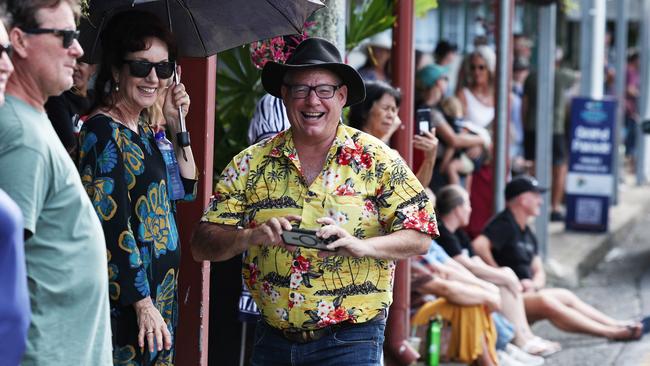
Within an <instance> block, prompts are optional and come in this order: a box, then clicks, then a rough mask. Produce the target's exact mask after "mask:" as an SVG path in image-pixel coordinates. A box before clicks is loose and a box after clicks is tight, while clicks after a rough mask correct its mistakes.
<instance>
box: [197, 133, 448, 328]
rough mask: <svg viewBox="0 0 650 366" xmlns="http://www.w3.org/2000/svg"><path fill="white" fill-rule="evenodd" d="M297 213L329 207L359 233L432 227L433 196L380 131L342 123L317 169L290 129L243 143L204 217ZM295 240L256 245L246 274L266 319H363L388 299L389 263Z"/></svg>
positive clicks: (311, 223) (247, 221)
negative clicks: (307, 162) (313, 174)
mask: <svg viewBox="0 0 650 366" xmlns="http://www.w3.org/2000/svg"><path fill="white" fill-rule="evenodd" d="M289 214H293V215H300V216H302V222H301V223H300V228H304V229H316V228H318V227H320V224H318V223H317V222H316V219H318V218H321V217H325V216H329V217H332V218H333V219H334V220H335V221H336V222H337V223H338V225H340V226H341V227H343V228H345V229H346V230H347V231H348V232H349V233H351V234H352V235H354V236H356V237H358V238H362V239H363V238H370V237H374V236H378V235H384V234H386V233H391V232H395V231H397V230H401V229H414V230H418V231H421V232H424V233H427V234H429V235H432V236H437V235H438V228H437V225H436V220H435V216H434V212H433V206H432V204H431V202H430V201H429V199H428V198H427V196H426V194H425V192H424V189H423V188H422V185H420V183H419V182H418V180H417V178H416V177H415V175H414V174H413V173H412V172H411V170H410V169H409V168H408V166H407V165H406V164H405V163H404V160H402V158H401V157H400V156H399V155H398V154H397V153H396V152H395V151H393V150H391V149H390V148H389V147H388V146H386V145H385V144H384V143H383V142H381V141H380V140H378V139H376V138H374V137H372V136H370V135H368V134H365V133H363V132H360V131H358V130H355V129H353V128H351V127H348V126H345V125H343V124H339V127H338V129H337V135H336V139H335V140H334V143H333V144H332V147H331V148H330V150H329V152H328V156H327V160H326V162H325V165H324V167H323V170H322V171H321V173H320V175H319V176H318V177H317V178H316V180H314V182H313V183H312V184H311V186H307V183H306V181H305V179H304V177H303V174H302V168H301V165H300V161H299V159H298V154H297V151H296V149H295V146H294V144H293V139H292V134H291V130H290V129H289V130H287V131H285V132H281V133H280V134H278V135H277V136H275V137H274V138H271V139H269V140H267V141H265V142H262V143H260V144H257V145H253V146H251V147H249V148H248V149H246V150H244V151H242V152H241V153H239V154H238V155H237V156H236V157H235V158H234V159H233V160H232V162H231V163H230V164H229V165H228V166H227V167H226V169H225V170H224V171H223V173H222V174H221V177H220V179H219V182H218V183H217V185H216V189H215V193H214V196H213V197H212V200H211V202H210V205H209V207H208V208H207V209H206V212H205V214H204V216H203V218H202V221H209V222H213V223H218V224H226V225H233V226H240V227H245V228H249V227H254V226H256V225H259V224H261V223H263V222H265V221H267V220H268V219H270V218H271V217H279V216H285V215H289ZM317 254H318V250H316V249H310V248H303V247H299V249H298V250H296V251H295V252H294V253H290V252H288V251H287V250H285V249H284V248H282V247H279V246H253V247H251V248H250V249H249V250H248V251H247V253H246V254H245V258H244V268H243V276H244V280H245V282H246V284H247V286H248V288H249V289H250V292H251V294H252V296H253V298H254V299H255V302H256V303H257V305H258V307H259V309H260V311H261V313H262V316H263V317H264V320H265V321H266V322H267V323H268V324H270V325H271V326H273V327H276V328H279V329H287V328H292V329H294V328H297V329H317V328H321V327H324V326H327V325H331V324H335V323H339V322H342V321H353V322H360V323H361V322H365V321H367V320H369V319H372V318H373V317H374V316H376V315H377V314H379V312H381V311H382V310H383V309H386V308H387V307H388V306H389V305H390V304H391V302H392V288H393V274H394V270H395V263H394V262H393V261H391V260H383V259H375V258H367V257H365V258H351V257H343V256H330V257H327V258H319V257H318V255H317Z"/></svg>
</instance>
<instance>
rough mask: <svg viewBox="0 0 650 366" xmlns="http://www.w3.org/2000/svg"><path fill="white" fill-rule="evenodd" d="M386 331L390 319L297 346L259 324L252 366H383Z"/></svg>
mask: <svg viewBox="0 0 650 366" xmlns="http://www.w3.org/2000/svg"><path fill="white" fill-rule="evenodd" d="M385 328H386V319H379V320H371V321H368V322H365V323H361V324H356V325H354V326H351V327H348V328H343V329H340V330H338V331H335V332H330V333H328V334H326V335H325V336H323V337H322V338H320V339H318V340H315V341H312V342H308V343H295V342H291V341H289V340H287V339H286V338H284V337H282V336H281V335H280V334H279V332H277V331H275V330H274V329H273V328H271V327H270V326H269V325H268V324H266V323H265V322H263V321H259V322H258V323H257V329H256V330H255V346H254V348H253V356H252V357H251V365H252V366H276V365H277V366H280V365H282V366H299V365H319V366H334V365H340V366H347V365H354V366H376V365H380V364H381V358H382V348H383V344H384V329H385Z"/></svg>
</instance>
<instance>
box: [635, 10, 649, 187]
mask: <svg viewBox="0 0 650 366" xmlns="http://www.w3.org/2000/svg"><path fill="white" fill-rule="evenodd" d="M641 1H642V3H641V6H642V9H643V11H642V13H641V14H649V12H650V0H641ZM641 21H642V26H641V95H640V96H639V99H638V106H639V115H640V116H641V121H648V120H650V85H648V83H649V82H650V65H649V63H650V18H649V17H648V16H643V17H641ZM637 132H638V133H639V134H640V135H639V138H638V139H637V141H638V142H641V143H640V144H637V146H636V149H637V161H636V164H637V184H645V183H646V181H647V178H648V174H649V171H650V167H649V166H648V163H650V157H649V156H648V153H650V150H649V149H646V146H650V141H648V135H643V132H642V131H640V130H639V129H637Z"/></svg>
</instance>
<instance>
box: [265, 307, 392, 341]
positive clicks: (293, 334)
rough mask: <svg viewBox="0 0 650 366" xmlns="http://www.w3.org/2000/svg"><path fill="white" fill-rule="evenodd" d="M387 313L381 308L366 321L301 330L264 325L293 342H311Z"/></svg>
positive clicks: (380, 318)
mask: <svg viewBox="0 0 650 366" xmlns="http://www.w3.org/2000/svg"><path fill="white" fill-rule="evenodd" d="M386 317H387V314H386V310H382V311H381V312H380V313H379V314H377V315H376V316H375V317H374V318H372V319H370V320H368V321H367V322H364V323H352V322H349V321H347V322H342V323H337V324H333V325H329V326H326V327H323V328H319V329H312V330H301V329H278V328H274V327H272V326H270V325H269V324H266V323H265V325H266V326H267V327H268V328H269V329H270V330H272V331H273V332H275V333H276V334H278V335H280V336H282V337H284V338H285V339H287V340H288V341H291V342H295V343H309V342H313V341H316V340H319V339H321V338H323V337H324V336H326V335H330V334H334V333H336V332H338V331H339V330H343V329H347V328H351V327H354V326H357V325H361V324H367V323H370V322H374V321H380V320H383V319H386Z"/></svg>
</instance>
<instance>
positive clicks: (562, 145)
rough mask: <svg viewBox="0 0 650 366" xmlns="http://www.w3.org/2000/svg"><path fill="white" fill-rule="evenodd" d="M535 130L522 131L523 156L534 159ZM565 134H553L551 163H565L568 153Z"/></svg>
mask: <svg viewBox="0 0 650 366" xmlns="http://www.w3.org/2000/svg"><path fill="white" fill-rule="evenodd" d="M535 135H536V134H535V131H524V158H526V160H533V161H534V160H535V145H536V144H535V141H536V140H535V137H536V136H535ZM567 144H568V142H567V140H566V136H565V135H564V134H561V133H554V134H553V151H552V153H553V156H552V161H553V165H562V164H565V163H566V161H567V158H568V155H569V151H568V149H567Z"/></svg>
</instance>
